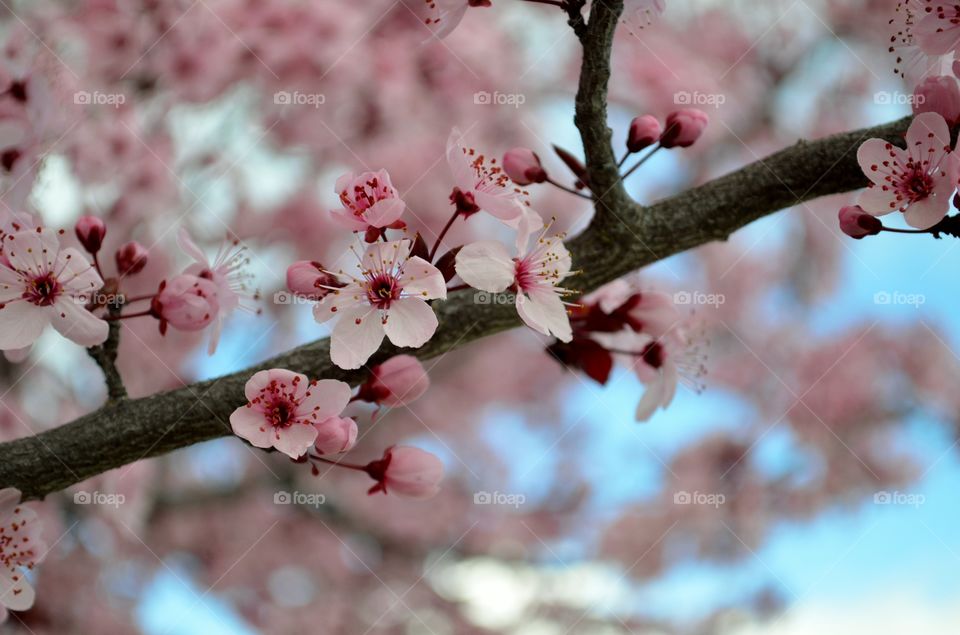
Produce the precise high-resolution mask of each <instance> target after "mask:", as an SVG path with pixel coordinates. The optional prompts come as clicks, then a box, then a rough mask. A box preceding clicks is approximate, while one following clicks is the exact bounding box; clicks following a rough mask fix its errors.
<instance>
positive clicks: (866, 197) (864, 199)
mask: <svg viewBox="0 0 960 635" xmlns="http://www.w3.org/2000/svg"><path fill="white" fill-rule="evenodd" d="M857 205H859V206H860V207H862V208H863V211H865V212H867V213H868V214H871V215H873V216H883V215H885V214H889V213H890V212H895V211H897V210H898V209H899V208H898V206H897V197H896V194H894V191H893V190H892V189H888V190H884V189H883V188H881V187H880V186H879V185H874V186H871V187H868V188H866V189H865V190H863V191H862V192H860V196H859V197H858V198H857Z"/></svg>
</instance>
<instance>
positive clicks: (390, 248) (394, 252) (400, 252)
mask: <svg viewBox="0 0 960 635" xmlns="http://www.w3.org/2000/svg"><path fill="white" fill-rule="evenodd" d="M410 247H411V243H410V241H409V240H406V239H404V240H393V241H390V242H387V243H383V242H375V243H373V244H372V245H370V246H369V247H367V251H366V252H364V254H363V267H364V269H366V270H368V271H384V270H391V269H392V268H393V265H394V264H397V263H401V262H404V261H405V260H406V259H407V257H408V256H409V255H410Z"/></svg>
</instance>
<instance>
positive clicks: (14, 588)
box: [0, 567, 36, 611]
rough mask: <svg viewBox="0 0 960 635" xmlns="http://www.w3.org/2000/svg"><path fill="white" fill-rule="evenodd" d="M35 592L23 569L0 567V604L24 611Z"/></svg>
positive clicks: (29, 604) (30, 602)
mask: <svg viewBox="0 0 960 635" xmlns="http://www.w3.org/2000/svg"><path fill="white" fill-rule="evenodd" d="M35 597H36V594H35V592H34V590H33V587H32V586H30V583H29V582H27V577H26V575H24V573H23V571H20V570H19V569H16V568H13V569H6V568H4V567H0V604H2V605H4V606H5V607H7V608H8V609H10V610H11V611H26V610H28V609H29V608H30V607H32V606H33V601H34V599H35Z"/></svg>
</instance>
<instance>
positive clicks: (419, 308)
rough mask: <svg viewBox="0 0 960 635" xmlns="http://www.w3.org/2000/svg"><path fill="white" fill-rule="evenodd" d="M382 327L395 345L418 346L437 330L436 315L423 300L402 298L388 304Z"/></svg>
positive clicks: (424, 342)
mask: <svg viewBox="0 0 960 635" xmlns="http://www.w3.org/2000/svg"><path fill="white" fill-rule="evenodd" d="M383 329H384V330H385V331H386V333H387V337H388V338H390V341H391V342H393V343H394V344H396V345H397V346H411V347H413V348H418V347H420V346H423V345H424V344H426V343H427V341H429V340H430V338H431V337H433V333H434V332H435V331H436V330H437V316H436V315H435V314H434V312H433V309H431V308H430V305H429V304H427V303H426V302H424V301H423V300H420V299H419V298H403V299H401V300H398V301H396V302H394V303H393V304H391V305H390V310H389V311H387V321H386V323H385V324H384V325H383Z"/></svg>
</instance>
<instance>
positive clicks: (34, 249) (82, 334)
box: [0, 228, 107, 350]
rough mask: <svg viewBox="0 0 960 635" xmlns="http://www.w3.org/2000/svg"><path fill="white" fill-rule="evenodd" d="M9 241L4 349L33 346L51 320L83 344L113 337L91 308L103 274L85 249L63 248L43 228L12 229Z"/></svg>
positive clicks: (1, 297)
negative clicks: (83, 252) (89, 306)
mask: <svg viewBox="0 0 960 635" xmlns="http://www.w3.org/2000/svg"><path fill="white" fill-rule="evenodd" d="M3 244H4V249H3V259H2V260H0V349H3V350H8V349H19V348H24V347H26V346H29V345H30V344H32V343H33V342H34V341H36V339H37V338H38V337H40V334H41V333H42V332H43V329H44V328H45V327H46V326H47V325H49V324H51V323H52V324H53V327H54V328H55V329H56V330H57V331H58V332H59V333H60V334H61V335H63V336H64V337H66V338H68V339H70V340H72V341H74V342H76V343H77V344H80V345H81V346H95V345H97V344H100V343H102V342H103V341H104V340H105V339H106V338H107V323H106V322H105V321H104V320H102V319H100V318H98V317H96V316H95V315H93V314H92V313H91V312H90V311H88V310H87V309H86V304H87V303H88V302H89V301H90V300H91V299H92V296H93V294H94V293H96V292H97V291H98V290H99V289H100V287H102V286H103V280H102V279H101V278H100V275H99V274H98V273H97V271H96V269H94V267H93V266H92V265H91V264H90V263H89V262H88V261H87V260H86V258H84V256H83V254H82V253H81V252H80V251H78V250H76V249H74V248H72V247H67V248H65V249H61V247H60V241H59V240H58V238H57V236H56V235H55V234H54V233H53V232H51V231H49V230H46V229H43V228H38V229H36V230H31V231H22V232H18V233H15V234H9V235H7V236H6V237H5V240H4V243H3Z"/></svg>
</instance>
